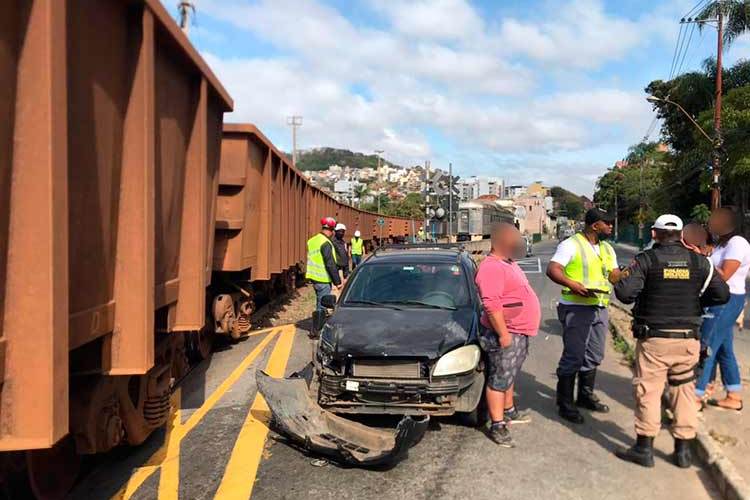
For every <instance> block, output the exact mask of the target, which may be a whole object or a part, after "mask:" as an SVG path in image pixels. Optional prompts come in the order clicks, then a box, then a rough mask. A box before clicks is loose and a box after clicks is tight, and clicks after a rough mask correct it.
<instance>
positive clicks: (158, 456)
mask: <svg viewBox="0 0 750 500" xmlns="http://www.w3.org/2000/svg"><path fill="white" fill-rule="evenodd" d="M275 336H276V331H274V330H271V331H270V333H269V334H268V335H267V336H266V337H265V338H264V339H263V340H261V341H260V342H259V343H258V345H257V346H255V349H253V350H252V351H251V352H250V354H248V355H247V356H246V357H245V359H243V360H242V362H241V363H240V364H239V365H237V367H236V368H235V369H234V370H233V371H232V373H230V374H229V376H228V377H227V378H226V379H224V381H223V382H222V383H221V384H220V385H219V387H217V388H216V390H214V392H213V393H212V394H211V395H210V396H209V397H208V399H206V400H205V401H204V402H203V404H202V405H201V406H200V408H198V410H197V411H196V412H195V413H193V414H192V415H191V416H190V418H189V419H188V420H187V422H185V423H184V424H181V425H178V426H176V427H175V428H174V430H173V432H172V434H171V435H170V439H169V440H165V441H164V444H163V445H162V446H161V448H159V449H158V450H157V451H156V452H154V454H153V455H151V457H150V458H149V459H148V461H147V462H146V464H145V465H143V466H142V467H139V468H137V469H135V470H134V471H133V474H132V475H131V476H130V479H129V480H128V484H126V485H125V487H123V488H122V489H120V491H118V492H117V493H115V495H114V496H113V497H112V499H113V500H115V499H117V500H119V499H122V500H129V499H130V497H131V496H132V495H133V494H134V493H135V492H136V491H137V490H138V488H140V486H141V485H142V484H143V483H144V482H145V481H146V479H148V478H149V477H150V476H151V475H152V474H153V473H154V472H156V471H157V470H159V468H160V467H161V466H162V464H163V463H164V461H165V460H166V459H167V453H168V451H169V446H170V444H171V443H172V441H175V442H176V444H174V445H173V446H176V447H177V448H178V449H179V442H180V441H182V438H183V437H185V435H187V434H188V433H189V432H190V431H191V430H193V428H194V427H195V426H196V425H198V423H199V422H200V421H201V419H202V418H203V417H204V416H205V415H206V413H208V412H209V410H211V408H213V406H214V405H215V404H216V403H217V402H218V401H219V399H221V397H222V396H223V395H224V394H225V393H226V392H227V391H228V390H229V389H230V388H231V387H232V386H233V385H234V384H235V383H236V382H237V380H239V378H240V377H241V376H242V374H244V373H245V372H246V371H247V369H248V368H249V367H250V365H252V363H253V362H254V361H255V358H257V357H258V356H259V355H260V354H261V353H262V352H263V350H264V349H265V348H266V347H267V346H268V344H269V343H270V342H271V340H273V338H274V337H275ZM177 407H178V405H175V408H177ZM159 486H160V489H161V484H160V485H159Z"/></svg>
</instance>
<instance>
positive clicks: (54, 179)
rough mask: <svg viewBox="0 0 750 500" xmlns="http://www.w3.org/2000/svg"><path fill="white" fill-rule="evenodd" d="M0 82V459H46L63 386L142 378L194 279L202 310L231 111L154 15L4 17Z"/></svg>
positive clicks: (99, 10)
mask: <svg viewBox="0 0 750 500" xmlns="http://www.w3.org/2000/svg"><path fill="white" fill-rule="evenodd" d="M178 60H179V61H180V62H179V63H178V62H176V61H178ZM0 76H2V81H3V82H4V85H3V86H2V89H0V111H2V116H3V117H4V118H5V119H4V120H2V123H1V124H0V259H1V260H0V289H2V294H1V295H0V327H1V330H0V332H1V333H0V374H1V375H2V387H1V388H0V398H1V399H2V401H0V422H2V425H0V449H1V450H18V449H34V448H44V447H49V446H51V445H52V444H53V443H55V442H56V441H58V440H59V439H60V438H61V437H62V436H64V435H65V434H66V433H67V432H68V431H69V427H70V426H69V422H68V419H69V415H71V417H70V418H71V419H74V416H75V415H76V413H75V412H73V411H72V410H71V409H70V407H69V402H70V401H72V400H76V398H78V396H79V394H78V393H75V394H74V393H72V392H70V391H69V388H68V384H69V373H72V374H73V375H75V374H77V373H81V372H83V371H85V372H86V373H89V374H91V373H99V374H103V373H109V374H143V373H145V372H146V371H147V370H148V369H149V368H150V367H151V366H152V365H153V364H154V335H155V328H154V312H155V309H156V308H157V307H159V306H160V305H163V304H166V303H168V302H170V301H169V300H168V299H169V297H173V298H174V300H173V301H172V302H174V301H176V300H177V298H179V296H178V294H179V287H178V286H177V283H179V280H180V278H181V275H180V273H181V271H187V270H190V265H194V268H195V270H197V272H195V276H196V277H195V279H190V280H187V281H191V282H192V283H193V284H194V285H195V287H194V290H195V291H196V293H195V295H194V296H193V299H194V302H197V301H198V300H200V295H199V294H200V293H201V292H200V290H201V289H203V288H204V287H205V275H206V273H205V272H203V271H204V270H205V269H206V263H207V262H208V260H209V258H210V255H209V254H208V249H209V246H208V245H207V244H206V243H207V240H208V238H209V237H210V231H209V230H208V229H209V228H207V227H206V226H205V225H206V224H207V223H209V222H210V220H211V218H210V217H208V212H209V211H211V210H213V198H214V197H213V195H212V194H211V191H212V190H213V189H214V187H213V185H214V183H215V180H213V179H212V178H211V168H210V167H209V165H208V163H210V162H211V161H212V160H211V157H217V151H216V149H217V148H218V147H219V143H218V141H217V138H218V137H219V135H218V134H219V133H220V123H221V120H222V113H223V111H225V110H228V109H230V108H231V105H232V103H231V99H229V97H228V95H226V92H225V91H224V90H223V88H222V87H221V85H220V84H219V83H218V80H216V79H215V77H214V76H213V74H211V73H210V70H208V68H207V67H206V66H205V63H203V62H202V60H201V59H200V57H199V56H198V54H197V52H195V50H194V49H193V48H192V47H191V46H190V45H189V42H187V40H186V39H185V38H184V36H183V35H182V34H181V33H180V32H179V29H178V28H177V27H176V25H175V24H174V22H173V21H172V19H171V18H170V17H169V14H168V13H167V12H166V11H165V10H164V8H163V7H162V6H161V4H160V3H159V2H157V1H154V0H143V1H131V2H121V1H117V0H107V1H100V2H97V5H96V8H91V2H87V1H84V0H59V1H58V0H27V1H21V0H10V1H9V2H5V3H4V5H3V16H2V19H0ZM6 82H7V83H6ZM159 87H161V89H160V88H159ZM164 87H169V90H168V91H169V92H170V94H169V95H165V94H164V92H166V90H165V89H164ZM211 128H214V129H217V130H213V131H211V130H209V129H211ZM201 169H202V170H201ZM188 173H189V174H188ZM193 174H196V175H198V179H197V180H190V181H188V182H189V185H190V187H191V189H192V188H193V187H195V186H199V187H200V189H201V191H196V192H195V193H194V194H195V196H196V198H197V202H196V204H195V207H196V211H195V214H196V216H195V219H196V221H197V222H198V224H199V225H200V224H203V225H202V226H200V227H201V230H202V231H203V233H202V234H199V235H197V238H198V240H197V241H200V242H203V244H202V245H200V246H199V247H198V248H197V249H196V254H197V255H198V256H199V257H200V259H196V260H195V261H192V260H191V261H190V262H187V261H184V258H185V256H186V255H187V254H183V255H181V252H180V249H181V245H182V244H183V242H182V241H181V238H183V237H186V236H187V233H186V232H184V231H182V229H183V224H182V219H183V217H184V216H185V211H184V209H185V206H184V204H183V201H184V200H185V196H184V194H185V192H184V191H185V181H186V179H187V177H186V176H187V175H193ZM190 194H191V196H192V195H193V193H192V192H191V193H190ZM201 221H202V222H201ZM157 228H159V232H157ZM181 259H183V260H181ZM199 260H200V261H199ZM183 264H184V265H183ZM190 272H194V271H190ZM170 285H172V287H173V288H170ZM170 294H171V295H170ZM202 310H203V306H202V304H201V308H200V314H201V316H202ZM175 318H177V315H175ZM30 324H33V325H34V327H33V328H31V330H30V329H29V325H30ZM97 342H98V343H97ZM83 346H86V350H85V356H80V355H77V356H73V357H71V358H70V359H71V366H70V367H69V366H68V360H69V358H68V351H69V350H75V352H76V353H81V352H83V351H80V350H79V349H78V348H82V347H83ZM6 347H7V349H6ZM81 361H85V363H84V365H85V366H83V365H81V364H80V363H81ZM71 398H72V399H71ZM79 403H80V402H79ZM84 404H85V403H84ZM70 425H71V426H72V425H73V420H71V423H70Z"/></svg>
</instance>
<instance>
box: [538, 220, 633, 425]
mask: <svg viewBox="0 0 750 500" xmlns="http://www.w3.org/2000/svg"><path fill="white" fill-rule="evenodd" d="M612 221H613V217H612V216H611V215H609V214H608V213H607V212H605V211H603V210H601V209H598V208H592V209H591V210H589V211H588V212H586V221H585V222H586V227H585V228H584V230H583V232H581V233H578V234H575V235H573V236H571V237H570V238H568V239H566V240H564V241H563V242H561V243H560V244H559V245H558V247H557V251H556V252H555V255H554V256H553V257H552V260H551V261H550V263H549V266H548V267H547V276H548V277H549V278H550V279H551V280H552V281H554V282H555V283H557V284H559V285H562V286H563V290H562V297H561V298H560V302H559V304H558V306H557V314H558V318H559V319H560V323H562V325H563V353H562V356H561V358H560V363H559V365H558V368H557V377H558V383H557V405H558V408H559V414H560V416H561V417H562V418H564V419H565V420H568V421H570V422H573V423H576V424H581V423H583V416H582V415H581V413H580V412H579V411H578V407H582V408H585V409H588V410H591V411H596V412H602V413H606V412H608V411H609V407H608V406H607V405H605V404H603V403H601V402H600V401H599V398H598V397H597V396H596V394H594V385H595V382H596V370H597V368H598V366H599V365H600V364H601V362H602V360H603V359H604V352H605V348H606V339H607V332H608V331H609V317H608V315H607V305H608V304H609V296H610V294H611V292H612V286H611V284H610V281H613V280H617V279H618V278H619V269H618V266H617V256H616V255H615V251H614V249H613V248H612V245H610V244H609V243H607V242H606V241H603V240H605V239H606V238H608V237H609V236H610V235H611V234H612ZM613 282H614V281H613ZM576 376H577V377H578V398H577V401H575V402H574V399H573V397H574V392H575V384H576Z"/></svg>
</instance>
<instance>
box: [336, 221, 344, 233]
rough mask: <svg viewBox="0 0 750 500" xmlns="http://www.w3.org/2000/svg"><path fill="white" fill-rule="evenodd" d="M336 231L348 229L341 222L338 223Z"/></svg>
mask: <svg viewBox="0 0 750 500" xmlns="http://www.w3.org/2000/svg"><path fill="white" fill-rule="evenodd" d="M334 231H346V226H345V225H343V224H342V223H340V222H339V223H338V224H336V229H334Z"/></svg>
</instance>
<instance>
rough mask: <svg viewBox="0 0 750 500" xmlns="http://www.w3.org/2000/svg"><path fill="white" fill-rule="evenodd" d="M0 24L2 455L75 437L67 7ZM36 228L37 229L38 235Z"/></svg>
mask: <svg viewBox="0 0 750 500" xmlns="http://www.w3.org/2000/svg"><path fill="white" fill-rule="evenodd" d="M1 17H2V19H0V79H1V80H2V81H3V82H4V83H3V85H2V87H3V88H2V89H0V110H1V111H2V116H3V119H2V120H0V121H2V122H3V123H1V124H0V181H1V182H0V204H1V205H0V231H1V234H0V247H2V250H3V251H0V259H2V260H0V290H1V292H0V335H1V336H0V369H1V370H2V388H1V389H0V390H1V391H2V392H1V396H0V397H1V399H2V401H1V402H0V403H1V404H0V421H1V422H2V425H1V426H0V449H2V450H13V449H29V448H43V447H47V446H49V445H51V444H52V443H54V442H55V441H57V440H58V439H59V438H60V437H62V436H63V435H64V434H65V433H66V432H67V430H68V399H67V398H68V381H67V375H68V358H67V354H68V228H67V217H68V213H67V212H68V199H67V161H68V158H67V141H66V137H67V126H68V123H67V104H66V100H67V99H66V63H65V44H64V43H63V44H60V43H59V40H65V38H66V28H67V27H66V22H65V19H66V6H65V4H64V3H62V2H57V1H54V0H47V1H37V2H27V1H16V0H11V1H10V2H5V3H4V4H3V15H2V16H1ZM31 228H33V230H31Z"/></svg>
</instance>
